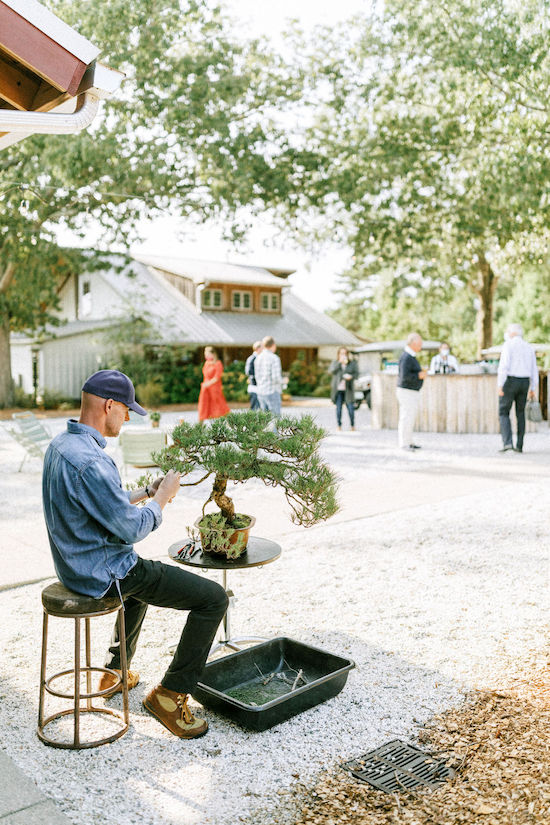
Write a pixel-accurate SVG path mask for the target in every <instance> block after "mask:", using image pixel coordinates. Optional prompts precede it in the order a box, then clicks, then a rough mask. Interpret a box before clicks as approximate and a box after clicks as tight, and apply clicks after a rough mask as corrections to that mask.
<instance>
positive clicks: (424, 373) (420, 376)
mask: <svg viewBox="0 0 550 825" xmlns="http://www.w3.org/2000/svg"><path fill="white" fill-rule="evenodd" d="M427 374H428V373H427V371H426V370H420V372H419V373H418V377H419V378H422V380H424V378H425V377H426V376H427Z"/></svg>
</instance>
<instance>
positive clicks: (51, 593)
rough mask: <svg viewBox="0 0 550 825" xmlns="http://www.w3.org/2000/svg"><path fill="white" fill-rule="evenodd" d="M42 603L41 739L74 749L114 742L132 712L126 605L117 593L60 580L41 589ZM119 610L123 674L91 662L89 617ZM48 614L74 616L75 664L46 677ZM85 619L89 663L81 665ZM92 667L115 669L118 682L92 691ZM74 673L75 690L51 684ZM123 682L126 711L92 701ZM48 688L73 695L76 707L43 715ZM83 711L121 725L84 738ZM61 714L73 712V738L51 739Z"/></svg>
mask: <svg viewBox="0 0 550 825" xmlns="http://www.w3.org/2000/svg"><path fill="white" fill-rule="evenodd" d="M42 606H43V608H44V622H43V626H42V664H41V669H40V701H39V704H38V728H37V733H38V736H39V738H40V739H41V740H42V742H45V744H46V745H52V746H53V747H54V748H70V749H72V750H79V749H81V748H95V747H97V746H98V745H105V744H107V742H114V740H115V739H118V738H119V737H120V736H122V735H123V734H124V733H126V731H127V730H128V726H129V721H130V715H129V712H128V666H127V662H126V632H125V627H124V607H123V605H122V602H121V600H120V599H119V598H118V597H111V596H110V597H104V598H102V599H93V598H92V597H91V596H82V595H80V594H79V593H73V592H72V590H68V589H67V588H66V587H65V586H64V585H62V584H61V582H55V583H54V584H50V585H49V586H48V587H46V588H45V589H44V590H43V591H42ZM117 611H118V617H117V621H118V635H119V640H120V666H121V671H122V677H119V674H118V673H116V672H115V671H114V670H110V669H109V668H105V667H92V665H91V645H90V619H92V618H93V617H94V616H105V615H107V614H108V613H115V612H117ZM48 616H59V617H63V618H70V619H74V623H75V632H74V667H73V668H71V669H70V670H63V671H61V672H59V673H54V675H53V676H50V678H49V679H46V653H47V647H48ZM81 619H84V620H85V647H86V666H85V667H81V666H80V620H81ZM83 671H84V672H85V673H86V693H82V692H81V689H80V674H81V673H82V672H83ZM92 671H94V672H97V673H112V674H113V675H114V676H116V677H117V680H118V681H117V683H116V684H115V685H113V687H110V688H108V689H107V690H102V691H96V692H95V693H94V692H92ZM69 675H74V693H61V692H59V691H58V690H55V689H54V688H53V687H52V682H54V681H55V679H59V678H60V677H62V676H69ZM120 685H122V704H123V713H122V714H121V713H120V712H119V711H115V710H111V709H110V708H98V707H94V706H93V705H92V699H93V698H94V697H96V696H105V695H106V694H108V693H109V694H110V693H111V692H112V690H113V688H116V687H118V686H120ZM46 692H48V693H50V694H51V695H52V696H60V697H62V698H64V699H73V700H74V704H73V707H71V708H68V709H67V710H62V711H59V712H58V713H54V714H53V715H52V716H48V718H47V719H44V698H45V694H46ZM82 700H86V705H85V706H81V701H82ZM82 713H103V714H107V715H108V716H114V717H115V718H116V719H117V720H119V721H120V725H121V727H120V729H119V730H117V731H116V733H113V734H112V735H111V736H107V737H106V738H105V739H96V740H94V741H92V742H83V741H81V739H80V715H81V714H82ZM62 716H73V717H74V727H73V741H72V742H64V741H58V740H56V739H51V738H50V737H49V736H47V735H46V733H45V730H44V729H45V728H46V726H47V725H48V724H49V723H50V722H53V721H54V719H60V718H61V717H62Z"/></svg>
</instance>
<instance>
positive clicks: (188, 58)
mask: <svg viewBox="0 0 550 825" xmlns="http://www.w3.org/2000/svg"><path fill="white" fill-rule="evenodd" d="M47 5H48V6H49V7H50V8H51V9H52V10H53V11H54V12H55V13H56V14H57V15H58V16H59V17H60V18H61V19H62V20H64V21H65V22H66V23H68V24H69V25H71V26H73V27H74V28H75V29H76V30H77V31H78V32H80V33H81V34H83V35H84V36H86V37H88V38H89V39H90V40H92V41H93V42H94V43H95V44H97V45H98V46H99V47H100V48H101V50H102V54H101V59H102V60H103V61H104V62H105V63H107V64H108V65H109V66H110V67H112V68H116V69H119V70H121V71H123V72H125V73H126V80H125V82H124V84H123V87H122V90H121V91H120V92H119V93H118V94H117V95H116V96H115V97H113V98H112V99H110V100H108V101H106V102H105V103H103V104H102V112H101V115H100V116H99V117H97V118H96V119H95V120H94V122H93V124H92V125H91V127H90V128H89V129H88V130H87V131H85V132H82V133H80V134H78V135H67V136H46V135H36V136H32V137H29V138H27V139H26V140H24V141H23V142H20V143H18V144H16V145H14V146H13V147H10V148H8V149H6V150H4V151H3V152H2V155H1V157H0V193H1V198H0V406H1V405H6V404H8V403H10V401H11V397H12V381H11V373H10V351H9V333H10V331H13V330H35V329H37V328H39V327H40V326H42V325H44V324H45V323H46V322H47V321H48V320H51V318H52V310H53V309H55V306H56V296H57V293H58V290H59V287H60V284H62V282H63V279H64V277H65V275H66V273H68V272H70V271H71V270H72V271H74V268H75V267H76V266H80V265H83V260H82V259H80V260H77V259H78V258H79V253H78V252H77V251H75V250H66V249H60V248H59V245H58V243H57V241H56V238H57V235H56V231H55V230H56V229H58V228H59V227H62V228H64V227H66V228H69V229H71V230H73V231H74V232H76V233H81V234H84V233H85V231H86V230H87V228H88V227H89V226H90V225H92V224H95V225H99V226H100V227H101V231H102V236H101V246H102V248H103V249H108V248H109V245H110V244H112V243H114V242H117V241H119V242H120V241H121V240H122V239H126V238H127V237H128V235H129V233H131V232H132V230H133V228H134V227H135V226H136V223H137V221H138V220H139V219H140V218H141V217H143V216H154V215H155V214H159V213H161V212H162V211H163V210H166V209H168V208H169V207H170V208H172V209H173V210H178V211H179V213H180V214H182V215H183V216H186V217H187V218H189V219H195V220H204V219H206V218H207V217H214V218H219V217H220V216H221V215H231V214H232V213H234V212H235V211H236V210H237V209H238V207H239V206H241V205H242V204H251V205H253V206H255V207H256V208H261V205H262V203H264V202H265V201H266V200H267V199H269V198H271V197H273V196H274V194H275V196H276V193H279V194H280V195H281V196H282V197H284V188H285V186H286V180H287V178H286V175H285V174H282V173H280V172H279V166H278V164H277V160H278V159H279V160H280V166H281V168H282V169H284V167H285V162H286V161H285V159H284V157H285V153H286V152H287V151H289V147H288V144H287V142H286V139H285V135H284V129H281V128H280V126H278V125H277V123H276V119H275V117H274V112H280V111H282V110H284V108H285V107H287V106H288V105H292V103H293V102H294V100H295V99H296V98H297V97H299V88H300V70H299V69H298V68H295V67H293V66H291V65H289V64H288V63H283V61H282V60H280V59H278V58H277V57H276V56H274V55H273V54H270V53H269V51H268V50H267V48H266V47H265V44H263V43H260V42H258V41H251V42H245V41H241V40H239V38H238V37H236V36H235V35H234V34H233V32H232V29H231V24H230V22H228V21H227V20H226V19H225V18H224V17H223V16H222V14H221V12H220V10H219V9H218V8H217V7H216V6H215V5H214V4H213V3H211V2H210V0H166V2H163V3H158V2H155V0H110V2H108V3H105V2H103V0H86V2H81V3H74V2H72V0H50V2H48V3H47Z"/></svg>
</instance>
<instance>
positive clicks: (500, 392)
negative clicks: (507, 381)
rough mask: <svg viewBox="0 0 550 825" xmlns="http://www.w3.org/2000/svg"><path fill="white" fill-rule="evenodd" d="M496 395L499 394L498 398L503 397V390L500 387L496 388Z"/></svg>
mask: <svg viewBox="0 0 550 825" xmlns="http://www.w3.org/2000/svg"><path fill="white" fill-rule="evenodd" d="M498 394H499V395H500V396H503V395H504V390H503V389H502V387H499V388H498Z"/></svg>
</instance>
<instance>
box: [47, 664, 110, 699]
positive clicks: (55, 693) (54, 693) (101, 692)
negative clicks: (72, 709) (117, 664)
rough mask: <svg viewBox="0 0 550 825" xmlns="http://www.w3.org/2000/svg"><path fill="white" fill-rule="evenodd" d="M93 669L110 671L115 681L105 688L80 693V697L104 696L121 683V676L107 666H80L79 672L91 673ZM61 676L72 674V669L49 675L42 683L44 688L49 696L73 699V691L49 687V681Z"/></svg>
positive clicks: (98, 671)
mask: <svg viewBox="0 0 550 825" xmlns="http://www.w3.org/2000/svg"><path fill="white" fill-rule="evenodd" d="M92 671H94V672H95V673H112V674H113V676H116V678H117V681H116V682H115V683H114V684H113V685H111V687H108V688H106V689H105V690H97V691H95V692H94V693H80V694H79V696H80V698H81V699H93V698H95V697H96V696H106V695H107V694H112V693H113V692H114V691H115V690H116V688H118V687H120V686H121V685H122V676H120V675H119V674H118V673H117V672H116V671H114V670H111V669H110V668H108V667H81V668H80V672H81V673H91V672H92ZM62 676H74V669H73V670H70V669H69V670H62V671H60V672H59V673H54V674H53V676H50V678H49V679H47V680H46V681H45V683H44V689H45V690H46V691H47V692H48V693H49V694H50V695H51V696H59V697H60V698H61V699H74V698H75V695H74V693H60V692H59V691H58V690H54V689H53V688H52V687H51V683H52V682H53V681H54V679H61V677H62Z"/></svg>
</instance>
